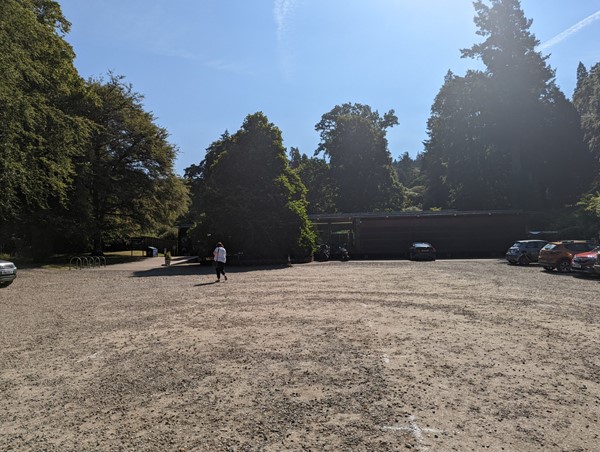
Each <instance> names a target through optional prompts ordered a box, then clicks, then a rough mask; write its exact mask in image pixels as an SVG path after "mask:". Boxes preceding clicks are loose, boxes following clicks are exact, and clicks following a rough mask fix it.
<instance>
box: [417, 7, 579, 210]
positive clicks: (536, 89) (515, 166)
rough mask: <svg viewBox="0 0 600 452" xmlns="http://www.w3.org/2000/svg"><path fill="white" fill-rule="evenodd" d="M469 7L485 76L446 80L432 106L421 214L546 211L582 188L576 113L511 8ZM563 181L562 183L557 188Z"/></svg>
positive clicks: (526, 24)
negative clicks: (428, 209) (426, 208)
mask: <svg viewBox="0 0 600 452" xmlns="http://www.w3.org/2000/svg"><path fill="white" fill-rule="evenodd" d="M489 3H490V6H488V5H486V4H485V3H484V2H483V1H477V2H475V4H474V5H475V9H476V12H477V15H476V17H475V23H476V25H477V27H478V28H479V31H478V32H477V34H478V35H480V36H482V37H484V38H485V39H484V41H483V42H482V43H480V44H476V45H474V46H473V47H471V48H470V49H466V50H463V51H462V52H463V57H471V58H480V59H481V60H482V61H483V63H484V64H485V66H486V70H485V71H484V72H480V71H469V72H467V74H466V75H465V76H464V77H456V76H454V75H453V74H451V73H449V74H448V75H447V76H446V78H445V81H444V85H443V87H442V89H441V90H440V92H439V94H438V96H437V97H436V100H435V103H434V105H433V106H432V114H431V117H430V120H429V122H428V134H429V139H428V141H427V142H426V150H425V155H424V161H423V169H424V171H425V173H426V175H427V180H428V189H427V193H426V202H425V204H426V205H437V206H444V207H454V208H461V209H489V208H496V209H502V208H517V209H546V208H553V207H560V206H564V205H567V204H570V203H573V202H574V201H575V199H576V197H577V195H578V194H579V193H581V190H582V187H584V186H585V185H586V184H587V183H588V182H589V176H590V175H589V171H588V168H589V159H588V157H589V154H587V153H586V152H585V148H584V146H583V142H582V137H581V132H580V129H579V123H578V116H577V112H576V111H575V109H574V108H573V106H572V105H571V104H570V103H569V101H568V100H567V99H566V98H565V96H564V95H563V93H561V92H560V90H559V89H558V88H557V86H556V84H555V81H554V72H553V70H552V69H551V68H550V67H548V66H547V64H546V57H543V56H542V55H541V54H540V53H539V52H536V51H535V47H536V45H537V44H538V41H537V40H536V39H535V36H533V35H532V34H531V33H530V31H529V28H530V26H531V21H530V20H528V19H526V18H525V17H524V14H523V11H522V10H521V7H520V2H519V1H518V0H491V1H490V2H489ZM565 180H568V183H565Z"/></svg>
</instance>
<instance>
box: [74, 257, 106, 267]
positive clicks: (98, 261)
mask: <svg viewBox="0 0 600 452" xmlns="http://www.w3.org/2000/svg"><path fill="white" fill-rule="evenodd" d="M98 267H106V258H105V257H104V256H75V257H72V258H71V260H70V261H69V270H71V269H77V270H81V269H84V268H98Z"/></svg>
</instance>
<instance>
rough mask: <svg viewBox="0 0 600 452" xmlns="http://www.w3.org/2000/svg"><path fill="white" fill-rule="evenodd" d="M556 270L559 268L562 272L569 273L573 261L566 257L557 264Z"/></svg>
mask: <svg viewBox="0 0 600 452" xmlns="http://www.w3.org/2000/svg"><path fill="white" fill-rule="evenodd" d="M556 270H558V271H559V272H560V273H569V272H570V271H571V263H570V262H569V261H568V260H566V259H564V260H562V261H560V262H559V263H558V264H556Z"/></svg>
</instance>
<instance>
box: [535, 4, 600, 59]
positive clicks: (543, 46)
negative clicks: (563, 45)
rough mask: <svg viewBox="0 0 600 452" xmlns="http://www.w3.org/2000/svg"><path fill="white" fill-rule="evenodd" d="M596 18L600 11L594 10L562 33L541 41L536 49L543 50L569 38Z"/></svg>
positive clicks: (599, 15) (599, 17)
mask: <svg viewBox="0 0 600 452" xmlns="http://www.w3.org/2000/svg"><path fill="white" fill-rule="evenodd" d="M598 19H600V11H596V12H595V13H594V14H591V15H589V16H588V17H586V18H585V19H583V20H581V21H579V22H577V23H576V24H575V25H573V26H572V27H570V28H568V29H566V30H565V31H563V32H562V33H559V34H557V35H556V36H554V37H553V38H550V39H548V40H547V41H546V42H543V43H542V44H540V46H539V48H538V50H545V49H548V48H550V47H552V46H555V45H556V44H558V43H560V42H562V41H564V40H565V39H567V38H569V37H570V36H571V35H574V34H575V33H577V32H578V31H580V30H582V29H583V28H585V27H587V26H588V25H590V24H592V23H593V22H595V21H597V20H598Z"/></svg>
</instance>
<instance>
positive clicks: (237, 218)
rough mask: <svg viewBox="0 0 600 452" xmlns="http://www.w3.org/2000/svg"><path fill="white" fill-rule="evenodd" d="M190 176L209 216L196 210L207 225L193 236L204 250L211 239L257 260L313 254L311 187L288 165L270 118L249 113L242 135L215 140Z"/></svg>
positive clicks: (194, 192)
mask: <svg viewBox="0 0 600 452" xmlns="http://www.w3.org/2000/svg"><path fill="white" fill-rule="evenodd" d="M186 175H187V177H188V178H190V180H191V181H192V183H193V184H194V185H195V187H196V188H195V190H194V191H193V196H194V198H196V197H201V199H200V200H197V199H194V201H193V205H194V206H202V208H203V212H204V213H205V215H204V216H203V217H201V214H202V213H203V212H196V216H197V221H198V220H200V219H201V221H202V225H201V227H198V228H196V231H195V232H194V233H193V234H194V235H195V241H196V242H197V243H199V244H200V246H202V244H203V243H206V241H205V240H204V239H203V236H205V237H209V239H208V240H210V243H212V245H214V243H215V242H216V241H218V240H220V241H223V242H224V243H225V246H226V247H227V248H228V250H229V251H230V252H239V251H242V252H243V253H244V256H245V257H247V258H251V259H276V260H285V259H287V256H288V255H290V254H291V255H292V256H294V257H296V258H304V257H307V256H310V255H311V254H312V251H313V249H314V246H315V243H314V240H315V236H314V232H313V231H312V228H311V225H310V222H309V220H308V217H307V214H306V204H307V202H306V188H305V187H304V185H303V184H302V182H301V180H300V178H299V176H298V175H297V174H296V173H295V172H294V171H293V170H292V169H291V168H290V166H289V165H288V160H287V157H286V154H285V149H284V147H283V143H282V138H281V132H280V131H279V129H278V128H277V127H275V126H274V125H273V124H271V123H269V122H268V119H267V118H266V116H265V115H264V114H262V113H255V114H253V115H248V116H247V117H246V119H245V120H244V123H243V125H242V128H241V129H240V130H239V131H238V132H236V133H235V134H233V135H229V134H227V133H226V134H224V135H223V136H222V137H221V139H220V140H218V141H216V142H214V143H213V144H212V145H211V146H210V147H209V149H208V150H207V154H206V158H205V160H204V161H203V162H202V163H201V164H200V165H198V166H192V167H190V168H188V169H187V170H186ZM201 252H206V251H202V250H201Z"/></svg>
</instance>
